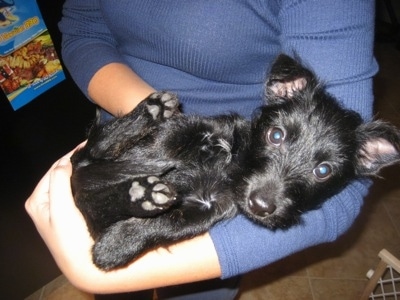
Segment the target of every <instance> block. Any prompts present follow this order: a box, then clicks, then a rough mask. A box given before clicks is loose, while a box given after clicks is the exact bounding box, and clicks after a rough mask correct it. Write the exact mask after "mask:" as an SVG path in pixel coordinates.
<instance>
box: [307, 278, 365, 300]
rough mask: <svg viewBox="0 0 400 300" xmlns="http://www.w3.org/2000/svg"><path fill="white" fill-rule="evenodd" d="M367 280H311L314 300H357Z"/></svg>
mask: <svg viewBox="0 0 400 300" xmlns="http://www.w3.org/2000/svg"><path fill="white" fill-rule="evenodd" d="M366 282H367V281H366V280H338V279H311V287H312V291H313V297H314V298H313V300H356V299H358V298H359V297H360V295H361V293H362V291H363V290H364V287H365V284H366Z"/></svg>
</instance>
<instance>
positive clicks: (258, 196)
mask: <svg viewBox="0 0 400 300" xmlns="http://www.w3.org/2000/svg"><path fill="white" fill-rule="evenodd" d="M249 208H250V210H251V211H252V212H253V213H254V214H256V215H257V216H261V217H265V216H268V215H271V214H273V213H274V212H275V210H276V205H275V203H274V202H273V200H270V199H267V198H266V197H263V195H262V193H261V192H259V191H253V192H251V193H250V196H249Z"/></svg>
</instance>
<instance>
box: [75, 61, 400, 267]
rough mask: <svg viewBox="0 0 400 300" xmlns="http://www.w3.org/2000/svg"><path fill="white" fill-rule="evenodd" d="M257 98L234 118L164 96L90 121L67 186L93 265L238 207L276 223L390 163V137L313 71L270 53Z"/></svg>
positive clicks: (198, 227)
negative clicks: (261, 96) (261, 97)
mask: <svg viewBox="0 0 400 300" xmlns="http://www.w3.org/2000/svg"><path fill="white" fill-rule="evenodd" d="M266 98H267V104H266V105H265V106H263V107H261V108H260V109H259V110H258V111H257V112H256V113H255V117H254V118H253V120H251V121H247V120H245V119H243V118H241V117H240V116H238V115H234V114H231V115H221V116H216V117H207V118H206V117H199V116H187V115H183V114H181V113H180V112H179V109H178V106H179V103H178V100H177V99H176V97H175V96H174V95H172V94H169V93H162V92H161V93H155V94H153V95H151V96H150V97H148V98H147V99H145V100H144V101H143V102H141V103H140V104H139V105H138V106H137V107H136V108H135V109H134V110H133V111H132V112H131V113H130V114H128V115H126V116H124V117H121V118H116V119H115V120H112V121H110V122H108V123H106V124H104V125H96V126H94V128H92V130H91V131H90V133H89V137H88V142H87V144H86V145H85V146H84V147H83V148H82V149H80V150H79V151H77V152H76V153H75V154H74V155H73V157H72V163H73V168H74V171H73V175H72V179H71V180H72V189H73V193H74V197H75V200H76V204H77V206H78V208H79V209H80V210H81V211H82V213H83V215H84V217H85V219H86V222H87V224H88V228H89V231H90V233H91V234H92V236H93V238H94V239H95V245H94V247H93V260H94V263H95V264H96V265H97V266H98V267H99V268H101V269H104V270H110V269H113V268H116V267H121V266H124V265H126V264H127V263H129V262H130V261H131V260H133V259H135V258H137V257H138V256H139V255H141V254H143V253H144V252H145V251H147V250H149V249H152V248H155V247H158V246H168V245H170V244H172V243H174V242H176V241H180V240H183V239H187V238H191V237H193V236H196V235H198V234H200V233H203V232H205V231H207V230H208V229H209V228H210V227H211V226H212V225H213V224H215V223H216V222H218V221H220V220H222V219H227V218H231V217H233V216H234V215H235V214H237V213H238V210H240V211H242V212H243V213H244V214H245V215H246V216H248V217H249V218H251V219H252V220H255V221H256V222H258V223H260V224H262V225H264V226H266V227H268V228H270V229H275V228H286V227H289V226H291V225H293V224H295V223H298V222H299V220H300V215H301V213H303V212H304V211H307V210H310V209H315V208H316V207H318V206H319V205H320V204H321V203H322V202H323V201H324V200H325V199H327V198H328V197H329V196H331V195H333V194H335V193H337V192H338V191H339V190H340V189H341V188H343V187H344V186H345V185H346V183H347V182H349V181H350V180H353V179H354V178H356V177H358V176H366V175H374V174H376V173H377V172H378V171H379V169H380V168H381V167H383V166H386V165H389V164H393V163H395V162H397V161H399V159H400V155H399V149H400V133H399V131H398V130H396V129H395V128H394V127H392V126H391V125H389V124H386V123H383V122H380V121H374V122H369V123H363V122H362V120H361V118H360V116H359V115H358V114H357V113H355V112H353V111H350V110H347V109H344V108H342V107H341V106H340V105H339V104H338V102H337V101H336V100H335V99H334V98H333V97H332V96H331V95H329V94H328V93H327V92H326V91H325V90H324V88H323V86H322V85H321V83H320V82H319V81H318V80H317V78H316V77H315V76H314V74H313V73H312V72H311V71H309V70H308V69H306V68H304V67H303V66H302V65H301V64H299V63H298V62H297V61H295V60H293V59H292V58H290V57H288V56H285V55H281V56H279V57H278V59H277V60H276V62H275V63H274V65H273V67H272V70H271V73H270V76H269V79H268V81H267V84H266Z"/></svg>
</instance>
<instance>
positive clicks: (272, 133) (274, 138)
mask: <svg viewBox="0 0 400 300" xmlns="http://www.w3.org/2000/svg"><path fill="white" fill-rule="evenodd" d="M267 140H268V142H269V143H270V144H272V145H274V146H276V147H279V146H280V145H282V143H283V141H284V140H285V132H284V131H283V130H282V129H281V128H278V127H272V128H270V129H269V130H268V133H267Z"/></svg>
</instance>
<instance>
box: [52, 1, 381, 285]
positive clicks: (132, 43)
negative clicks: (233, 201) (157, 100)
mask: <svg viewBox="0 0 400 300" xmlns="http://www.w3.org/2000/svg"><path fill="white" fill-rule="evenodd" d="M63 14H64V16H63V19H62V20H61V22H60V24H59V26H60V30H61V32H62V33H63V51H62V58H63V60H64V63H65V64H66V66H67V68H68V70H69V71H70V73H71V75H72V77H73V78H74V80H75V81H76V83H77V84H78V86H79V87H80V88H81V89H82V91H83V92H84V93H85V94H86V95H87V87H88V83H89V81H90V79H91V78H92V76H93V75H94V73H95V72H96V71H97V70H98V69H99V68H101V67H102V66H104V65H106V64H108V63H111V62H120V63H125V64H127V65H129V66H130V67H131V68H132V69H133V70H134V71H135V72H136V73H137V74H138V75H139V76H141V77H142V78H143V79H144V80H145V81H147V82H148V83H149V84H150V85H151V86H153V87H154V88H155V89H157V90H169V91H174V92H176V93H177V94H178V95H179V98H180V99H181V102H182V103H183V109H184V112H185V113H199V114H203V115H213V114H218V113H226V112H231V111H235V112H239V113H240V114H242V115H244V116H246V117H250V115H251V113H252V111H253V109H254V108H256V107H258V106H259V105H260V104H261V103H262V99H263V85H264V81H265V78H266V75H267V72H268V69H269V67H270V64H271V62H272V60H273V59H274V58H275V57H276V56H277V54H278V53H280V52H285V53H287V54H290V55H293V54H296V55H298V56H300V57H301V59H302V60H303V62H305V63H306V64H307V65H308V66H309V67H311V68H312V69H313V70H314V71H315V72H316V73H317V74H318V76H319V77H320V78H321V79H322V80H323V81H324V82H325V83H326V85H327V87H328V89H329V91H330V92H331V93H332V94H334V95H335V96H336V97H337V98H338V99H340V100H341V101H342V102H343V104H344V105H345V106H347V107H348V108H351V109H354V110H356V111H358V112H359V113H360V114H361V115H362V116H363V117H364V118H365V119H369V118H370V117H371V115H372V104H373V103H372V102H373V93H372V76H373V75H374V74H375V73H376V71H377V64H376V62H375V60H374V57H373V36H374V1H373V0H353V1H348V0H324V1H315V0H282V1H279V0H269V1H261V0H236V1H234V0H219V1H215V0H203V1H188V0H146V1H138V0H119V1H105V0H66V2H65V5H64V11H63ZM368 186H369V182H368V181H357V182H354V183H352V184H350V185H349V187H347V188H346V189H345V190H344V191H343V192H341V193H340V194H339V195H337V196H335V197H333V198H332V199H330V200H329V201H328V202H326V203H325V204H324V205H323V207H322V208H321V209H318V210H315V211H311V212H308V213H307V214H305V215H304V217H303V222H302V223H301V224H300V225H298V226H294V227H293V228H291V229H289V230H286V231H280V230H278V231H276V232H272V231H269V230H267V229H265V228H261V227H259V226H257V225H255V224H253V223H252V222H250V221H248V220H247V219H245V218H243V217H242V216H238V217H236V218H234V219H233V220H228V221H224V222H221V223H219V224H217V225H216V226H214V227H213V228H212V229H211V231H210V234H211V237H212V239H213V242H214V245H215V247H216V250H217V253H218V256H219V261H220V264H221V268H222V277H223V278H227V277H230V276H234V275H237V274H241V273H244V272H247V271H249V270H253V269H256V268H259V267H262V266H265V265H267V264H269V263H271V262H274V261H276V260H278V259H281V258H283V257H285V256H287V255H290V254H292V253H294V252H297V251H299V250H302V249H304V248H307V247H310V246H312V245H316V244H319V243H323V242H328V241H333V240H335V239H336V238H337V237H338V236H339V235H341V234H343V233H344V232H345V231H346V230H347V229H348V228H349V227H350V226H351V224H352V223H353V221H354V220H355V218H356V217H357V215H358V213H359V210H360V208H361V206H362V202H363V197H364V196H365V195H366V194H367V191H368Z"/></svg>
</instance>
